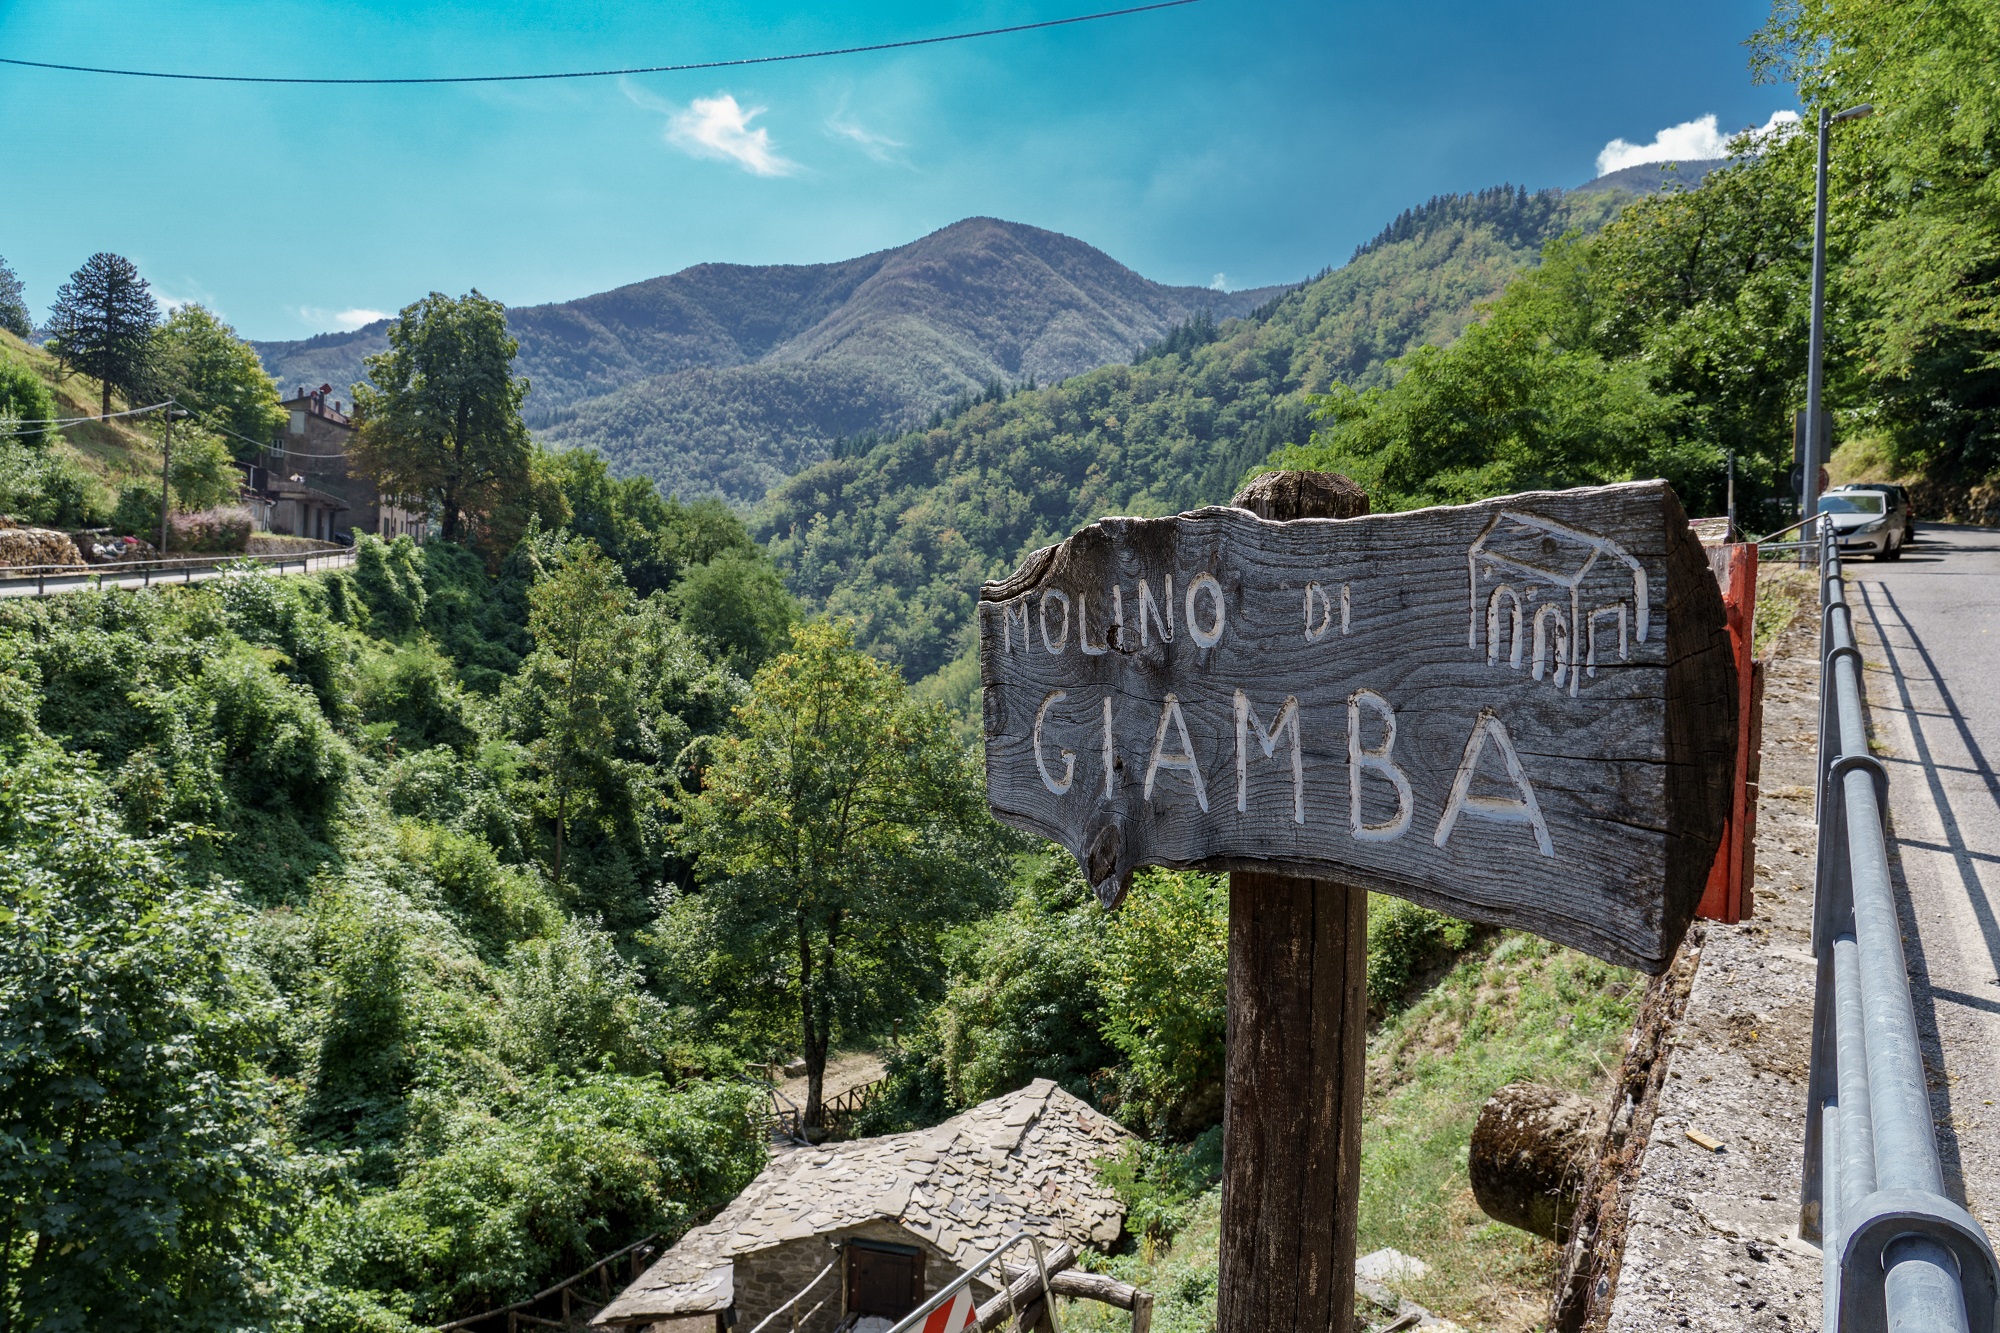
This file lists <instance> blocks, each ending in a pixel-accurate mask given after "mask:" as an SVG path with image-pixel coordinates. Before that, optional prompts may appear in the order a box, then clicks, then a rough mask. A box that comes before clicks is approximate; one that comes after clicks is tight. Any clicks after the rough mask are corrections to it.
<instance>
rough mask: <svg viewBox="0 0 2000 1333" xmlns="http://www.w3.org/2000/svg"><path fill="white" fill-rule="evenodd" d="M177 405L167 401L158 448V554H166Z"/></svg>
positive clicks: (180, 414) (170, 511) (171, 400)
mask: <svg viewBox="0 0 2000 1333" xmlns="http://www.w3.org/2000/svg"><path fill="white" fill-rule="evenodd" d="M186 415H187V413H186V412H184V411H182V410H181V406H180V404H179V403H176V402H175V401H174V400H173V399H171V398H169V399H168V400H167V431H166V442H165V443H164V444H162V445H161V446H160V554H161V555H165V554H166V553H167V523H168V520H169V519H170V518H171V517H172V514H173V496H172V493H171V492H170V491H169V490H168V489H167V479H168V478H169V477H170V476H172V475H173V470H174V418H175V417H184V416H186Z"/></svg>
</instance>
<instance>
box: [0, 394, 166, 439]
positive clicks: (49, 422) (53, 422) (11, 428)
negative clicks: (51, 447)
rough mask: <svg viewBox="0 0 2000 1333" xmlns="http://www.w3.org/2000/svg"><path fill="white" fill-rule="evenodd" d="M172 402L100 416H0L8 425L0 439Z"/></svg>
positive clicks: (136, 412) (140, 413)
mask: <svg viewBox="0 0 2000 1333" xmlns="http://www.w3.org/2000/svg"><path fill="white" fill-rule="evenodd" d="M172 402H173V400H172V399H168V400H167V402H164V403H154V404H153V405H152V406H151V407H134V408H131V409H129V410H127V411H124V412H108V413H106V414H105V415H103V416H101V417H37V418H35V419H34V420H31V421H25V420H21V419H19V418H15V417H0V422H5V423H6V424H7V427H8V428H7V429H6V430H0V440H10V439H16V438H18V437H20V436H23V435H46V434H48V433H49V432H50V431H52V430H61V429H62V428H63V427H64V426H81V425H85V424H87V423H89V422H92V421H116V420H117V419H118V418H120V417H137V416H144V415H145V414H146V413H148V412H157V411H159V410H160V409H161V408H163V407H166V406H168V405H169V404H171V403H172Z"/></svg>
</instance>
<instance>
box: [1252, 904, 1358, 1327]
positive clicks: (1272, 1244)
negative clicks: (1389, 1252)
mask: <svg viewBox="0 0 2000 1333" xmlns="http://www.w3.org/2000/svg"><path fill="white" fill-rule="evenodd" d="M1367 947H1368V894H1367V891H1366V890H1364V889H1360V888H1350V887H1348V886H1347V885H1344V884H1338V883H1334V882H1331V881H1327V880H1313V879H1299V878H1294V877H1291V876H1286V875H1277V874H1269V873H1261V874H1260V873H1256V872H1249V871H1237V872H1235V873H1233V874H1232V875H1231V876H1230V882H1229V1036H1228V1056H1227V1066H1226V1073H1225V1075H1224V1077H1225V1089H1224V1116H1223V1162H1222V1253H1221V1270H1220V1274H1219V1283H1218V1295H1217V1304H1216V1329H1217V1333H1294V1331H1296V1333H1307V1331H1308V1330H1310V1331H1311V1333H1318V1331H1319V1330H1323V1329H1345V1328H1346V1327H1348V1321H1349V1319H1350V1318H1351V1317H1352V1314H1353V1309H1354V1229H1355V1216H1356V1208H1357V1206H1358V1203H1359V1200H1360V1189H1361V1089H1362V1079H1363V1075H1364V1067H1365V1063H1366V1061H1365V1057H1366V1053H1367V1032H1368V961H1367Z"/></svg>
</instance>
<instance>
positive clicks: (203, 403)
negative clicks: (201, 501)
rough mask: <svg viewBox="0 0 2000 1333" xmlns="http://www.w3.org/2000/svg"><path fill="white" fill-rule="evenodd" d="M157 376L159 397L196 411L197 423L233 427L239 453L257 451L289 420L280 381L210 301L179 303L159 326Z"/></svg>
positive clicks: (153, 378)
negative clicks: (282, 404)
mask: <svg viewBox="0 0 2000 1333" xmlns="http://www.w3.org/2000/svg"><path fill="white" fill-rule="evenodd" d="M151 381H152V387H153V388H154V389H155V390H156V391H157V393H158V396H159V397H162V398H168V397H171V398H172V399H174V401H175V402H177V403H179V404H180V405H181V406H182V407H184V408H186V409H187V410H188V411H189V412H191V413H192V414H193V416H194V420H193V424H194V425H196V426H197V427H201V428H206V429H208V430H212V431H226V432H228V433H229V434H230V435H231V436H232V437H233V438H232V439H231V440H230V450H231V452H232V453H234V454H235V455H236V456H237V457H239V458H250V457H252V456H254V455H255V453H256V451H257V449H258V446H259V445H261V444H265V443H268V442H269V441H270V439H271V437H272V435H273V434H274V433H275V432H276V431H277V429H278V428H279V427H280V426H282V425H284V423H285V413H284V409H282V408H280V407H279V406H278V385H277V382H276V381H274V380H273V379H272V378H271V377H270V376H269V375H267V374H265V373H264V366H263V363H262V362H260V361H259V360H258V359H257V352H256V349H254V348H253V347H251V346H250V344H249V343H246V342H244V341H243V340H242V339H241V338H239V337H237V336H236V330H235V329H233V328H231V327H229V325H228V324H226V323H224V322H223V321H222V320H221V318H219V317H218V316H217V315H216V313H215V312H214V311H213V310H210V309H208V308H207V307H206V306H201V305H184V306H179V307H177V308H176V309H175V310H174V311H173V313H172V314H170V315H168V316H167V319H166V322H165V323H164V324H162V325H160V327H159V328H158V329H156V330H154V332H153V351H152V375H151Z"/></svg>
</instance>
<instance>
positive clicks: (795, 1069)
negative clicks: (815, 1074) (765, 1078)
mask: <svg viewBox="0 0 2000 1333" xmlns="http://www.w3.org/2000/svg"><path fill="white" fill-rule="evenodd" d="M805 1076H806V1062H805V1060H804V1059H803V1058H801V1059H797V1060H793V1061H792V1062H791V1063H789V1064H787V1065H786V1066H785V1077H786V1078H804V1077H805Z"/></svg>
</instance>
